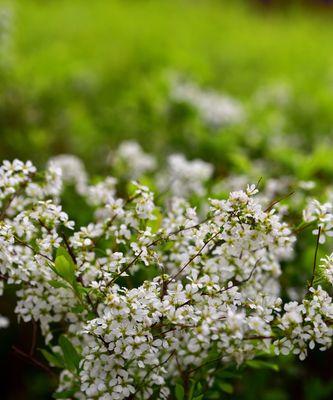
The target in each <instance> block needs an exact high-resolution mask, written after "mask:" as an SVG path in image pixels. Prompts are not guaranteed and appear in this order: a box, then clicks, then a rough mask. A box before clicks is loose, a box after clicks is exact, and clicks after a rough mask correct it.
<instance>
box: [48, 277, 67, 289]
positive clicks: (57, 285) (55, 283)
mask: <svg viewBox="0 0 333 400" xmlns="http://www.w3.org/2000/svg"><path fill="white" fill-rule="evenodd" d="M49 284H50V285H51V286H53V287H54V288H56V289H59V288H65V289H67V288H68V287H69V286H68V285H67V284H66V283H64V282H59V281H56V280H55V279H51V280H50V281H49Z"/></svg>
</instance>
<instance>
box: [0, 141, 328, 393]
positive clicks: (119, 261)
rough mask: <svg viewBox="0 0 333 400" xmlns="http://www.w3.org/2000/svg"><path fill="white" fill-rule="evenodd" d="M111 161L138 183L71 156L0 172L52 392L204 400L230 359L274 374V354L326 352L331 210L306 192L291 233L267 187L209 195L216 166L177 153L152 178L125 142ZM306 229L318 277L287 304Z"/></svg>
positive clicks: (8, 272)
mask: <svg viewBox="0 0 333 400" xmlns="http://www.w3.org/2000/svg"><path fill="white" fill-rule="evenodd" d="M127 155H128V158H126V157H127ZM113 159H114V163H113V164H114V168H115V170H117V165H118V166H119V163H120V164H121V166H122V167H123V168H125V166H126V171H125V170H124V171H123V172H124V176H132V177H135V178H136V179H137V180H138V182H131V183H125V184H124V183H123V184H122V187H120V186H121V185H120V183H119V182H120V181H119V182H117V180H116V179H115V178H114V177H107V178H105V179H104V180H100V181H98V182H97V183H96V182H95V183H94V184H93V183H90V180H89V178H88V175H87V173H86V171H85V169H84V166H83V164H82V163H81V162H80V161H79V160H77V159H76V158H74V157H73V156H59V157H56V158H54V159H52V160H50V162H49V163H48V165H47V168H46V170H45V171H44V172H43V173H40V172H38V171H37V170H36V168H35V167H34V166H33V165H32V164H31V163H30V162H26V163H23V162H21V161H18V160H14V161H13V162H9V161H5V162H3V164H2V166H1V168H0V206H1V211H0V271H1V278H2V280H3V282H4V283H5V286H7V285H15V288H16V295H17V305H16V309H15V311H16V313H17V315H18V317H19V320H23V321H25V322H27V321H35V323H38V324H39V326H40V330H41V332H42V334H43V336H44V338H45V346H46V347H45V348H44V349H42V354H43V356H44V358H45V360H46V361H47V362H48V364H49V366H50V367H51V368H52V369H53V368H54V369H57V370H58V371H59V386H58V389H57V391H56V393H55V395H54V396H55V397H56V398H69V399H72V398H75V399H103V400H108V399H169V398H171V399H173V398H176V399H183V398H184V399H197V400H198V399H203V398H204V397H203V396H204V395H203V393H204V392H205V391H207V390H208V389H211V388H213V387H214V385H216V384H219V385H220V386H219V390H225V391H229V390H231V389H230V387H229V385H228V384H226V383H223V376H224V375H223V374H226V373H227V372H228V371H229V370H232V369H233V368H235V367H241V366H242V365H247V366H249V367H253V368H260V367H269V368H275V365H274V364H271V363H269V362H268V361H267V357H268V356H273V355H274V354H289V353H293V354H297V355H298V356H299V358H300V359H301V360H303V359H304V358H305V357H306V355H307V352H308V349H309V348H310V349H313V348H314V347H315V346H316V345H317V346H319V348H320V349H321V350H325V349H327V348H329V347H330V346H331V344H332V336H333V330H332V327H331V326H332V321H333V303H332V298H331V296H330V295H329V293H328V291H326V290H325V287H327V290H329V287H330V285H331V284H332V276H333V273H332V270H333V261H332V258H333V256H332V255H331V256H328V257H326V258H325V259H323V260H322V261H321V262H319V261H318V262H317V250H318V247H319V245H320V244H321V243H322V242H323V238H325V237H326V236H327V235H328V236H330V234H331V232H332V226H333V225H332V221H333V216H332V207H331V206H329V205H328V204H321V203H319V202H317V201H313V200H312V201H310V200H309V201H308V205H307V207H306V209H305V210H304V221H303V222H301V224H300V225H298V226H297V227H296V226H292V225H291V224H289V223H287V222H285V220H286V219H287V216H288V212H287V210H286V208H285V207H282V206H280V204H279V200H278V199H276V198H274V195H275V193H274V189H276V185H273V184H272V183H271V186H270V185H267V186H266V189H265V190H263V192H262V194H261V195H260V194H259V193H258V186H259V185H258V184H257V185H249V186H247V187H246V189H244V190H237V191H232V192H231V193H230V194H229V196H228V197H226V198H223V199H221V198H220V197H217V198H208V192H207V180H208V179H209V178H210V176H211V174H212V172H213V171H212V167H211V166H210V165H208V164H206V163H203V162H201V161H199V160H195V161H187V160H186V159H185V158H184V157H183V156H181V155H173V156H171V157H170V158H169V161H168V164H167V167H166V168H165V169H164V170H163V171H161V172H160V171H155V172H154V168H155V167H156V165H157V163H156V160H154V159H153V158H152V157H148V156H147V155H145V154H144V153H143V152H142V150H141V149H140V148H139V147H138V146H137V145H136V144H135V143H131V142H130V143H127V144H126V145H122V147H121V148H120V152H119V153H118V154H116V155H115V156H114V158H113ZM191 171H193V174H192V175H191ZM146 172H147V173H150V177H147V176H146V177H145V176H143V174H144V173H146ZM154 177H156V179H153V178H154ZM143 181H146V184H143ZM139 182H141V183H139ZM163 183H164V186H163ZM166 184H167V187H165V185H166ZM68 185H72V186H74V187H75V189H76V190H77V192H78V193H79V195H80V196H82V197H83V198H84V200H85V202H86V203H87V205H88V207H89V209H90V210H91V222H90V223H89V224H88V225H86V226H78V225H77V224H75V222H74V221H72V220H71V217H70V215H68V214H67V212H66V211H65V210H64V209H63V207H62V199H63V191H64V189H65V188H66V186H68ZM300 186H302V187H305V188H306V189H307V188H308V187H311V184H306V183H304V182H303V183H302V184H301V185H300ZM153 188H154V190H152V189H153ZM213 191H214V190H213V189H212V192H213ZM120 193H122V194H123V195H122V196H121V195H120ZM303 197H304V198H303ZM303 197H302V198H301V199H298V201H300V203H302V202H303V203H306V195H304V196H303ZM194 204H195V206H194ZM299 222H300V221H299ZM308 226H309V227H312V229H313V230H314V234H315V236H316V238H317V240H316V242H317V244H316V246H315V247H314V253H315V257H314V265H313V275H312V277H309V283H308V287H307V288H306V293H305V295H304V297H303V298H302V299H300V301H291V302H283V300H282V299H281V297H280V285H279V277H280V275H281V263H282V262H283V261H285V260H291V259H292V257H293V249H294V246H295V242H296V236H297V233H298V232H299V231H300V230H303V229H305V228H306V227H308ZM317 263H318V268H317ZM318 278H320V280H321V282H322V285H318V284H317V281H318ZM6 324H7V322H6V320H5V319H4V318H1V320H0V326H3V327H5V326H6ZM35 357H36V356H33V355H31V358H32V359H33V360H34V361H35V363H36V364H37V365H39V366H41V365H44V364H43V363H42V362H41V361H40V359H36V358H35ZM265 357H266V358H265ZM45 368H47V369H49V367H47V366H45ZM220 373H221V374H222V375H219V374H220ZM219 376H220V378H221V379H220V380H217V379H216V378H217V377H219ZM205 398H206V397H205Z"/></svg>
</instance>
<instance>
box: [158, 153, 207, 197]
mask: <svg viewBox="0 0 333 400" xmlns="http://www.w3.org/2000/svg"><path fill="white" fill-rule="evenodd" d="M167 161H168V165H167V171H166V172H165V173H164V174H163V175H162V176H161V177H160V187H161V188H162V190H163V185H166V184H167V185H168V189H169V190H170V191H171V193H172V194H174V195H175V196H178V197H183V196H188V195H190V194H196V195H199V196H202V195H204V194H205V192H206V191H205V187H204V185H205V183H206V182H207V181H208V180H209V178H211V176H212V174H213V167H212V165H211V164H208V163H206V162H204V161H202V160H192V161H188V160H186V158H185V157H184V156H183V155H182V154H172V155H170V156H169V157H168V160H167Z"/></svg>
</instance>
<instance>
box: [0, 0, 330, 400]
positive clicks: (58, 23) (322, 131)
mask: <svg viewBox="0 0 333 400" xmlns="http://www.w3.org/2000/svg"><path fill="white" fill-rule="evenodd" d="M330 4H331V2H330V1H308V2H304V1H261V2H260V1H257V2H255V1H245V0H244V1H241V0H239V1H237V0H229V1H228V0H219V1H218V0H215V1H213V0H206V1H204V0H192V1H190V0H187V1H186V0H183V1H180V0H179V1H176V0H169V1H167V0H165V1H163V0H152V1H149V0H146V1H144V0H141V1H140V0H137V1H135V0H132V1H130V0H122V1H120V0H119V1H111V0H110V1H109V0H94V1H85V0H71V1H64V0H57V1H53V0H20V1H19V0H17V1H7V2H4V1H2V2H1V1H0V158H1V159H4V158H9V159H12V158H15V157H17V158H22V159H32V160H33V161H34V162H35V163H36V164H37V165H39V166H40V165H43V164H44V163H45V162H46V160H47V159H48V158H49V157H50V156H52V155H55V154H59V153H73V154H76V155H78V156H80V157H81V158H82V159H83V160H84V161H85V163H86V164H87V166H88V169H89V170H90V171H92V172H93V173H94V172H96V173H98V172H101V171H105V160H106V157H107V154H108V153H109V151H110V150H112V149H114V148H115V147H116V146H117V144H119V143H120V142H121V141H122V140H125V139H135V140H137V141H139V142H140V143H141V145H142V146H143V148H144V149H145V150H146V151H148V152H152V153H155V154H156V155H158V156H160V157H161V158H163V156H165V155H166V154H168V153H170V152H174V151H182V152H184V153H185V154H186V156H187V157H189V158H193V157H200V158H203V159H204V160H207V161H209V162H211V163H213V164H214V165H215V166H216V171H217V172H216V174H217V176H221V177H224V176H227V175H229V174H234V173H238V174H242V173H250V174H251V173H252V174H253V175H254V176H257V177H258V176H260V174H262V173H263V171H264V174H265V178H269V177H279V176H282V175H293V176H296V177H298V178H300V179H314V180H316V181H318V182H319V183H321V184H323V185H327V184H331V182H332V178H333V161H332V147H333V11H332V10H331V7H330ZM175 77H177V79H181V80H183V81H186V82H194V83H195V84H196V85H198V86H199V87H201V88H202V89H203V90H214V91H216V92H218V93H221V94H226V95H228V96H231V97H232V98H234V99H237V100H238V101H239V102H240V103H241V104H242V107H243V108H244V110H245V113H246V118H245V119H244V120H243V121H241V122H239V123H236V124H230V125H227V126H219V127H211V126H208V125H207V124H206V123H205V122H204V121H203V120H202V118H200V116H199V115H198V113H197V111H196V110H195V109H194V108H193V107H192V106H191V105H189V104H185V103H183V102H180V101H176V100H175V99H174V98H173V97H172V85H173V83H172V82H174V81H175ZM260 98H261V99H262V98H264V101H260ZM258 99H259V100H258ZM10 306H11V304H10V303H8V302H6V303H3V304H2V306H1V311H2V312H3V314H6V315H9V314H10V312H11V311H10ZM11 321H12V328H11V330H9V331H6V332H5V331H2V332H0V335H1V341H2V345H1V346H0V347H1V350H0V351H1V353H0V357H1V365H0V368H1V370H3V371H5V372H4V374H2V377H1V383H0V385H1V389H2V391H1V395H0V397H1V398H5V399H11V400H14V399H15V400H20V399H35V400H36V399H47V398H50V395H49V390H50V389H52V382H49V381H48V377H46V376H45V375H43V373H40V372H39V371H35V370H34V369H33V368H30V367H28V366H27V365H26V364H24V363H23V362H21V361H20V360H17V359H16V358H15V357H14V356H13V355H12V353H11V352H10V346H11V344H13V343H23V346H24V343H25V341H27V342H29V335H31V327H29V326H27V327H24V326H23V328H20V329H18V328H17V326H16V325H15V317H14V316H13V315H12V317H11ZM332 361H333V356H332V352H328V353H327V354H325V355H323V354H320V353H313V354H312V355H311V356H310V357H309V359H308V360H307V361H306V362H304V363H303V364H300V363H298V362H297V363H295V362H293V360H292V359H289V358H283V359H281V360H280V361H279V363H280V367H281V372H280V373H278V374H277V373H274V372H269V371H258V372H256V371H250V372H248V373H245V376H244V377H243V378H242V379H238V380H236V381H235V382H233V383H234V384H235V394H232V395H227V394H223V395H222V396H221V398H232V399H248V400H252V399H267V400H268V399H269V400H275V399H276V400H284V399H295V398H297V399H306V400H313V399H331V398H333V379H332V374H333V367H332V365H333V362H332ZM50 386H51V388H50ZM2 396H4V397H2Z"/></svg>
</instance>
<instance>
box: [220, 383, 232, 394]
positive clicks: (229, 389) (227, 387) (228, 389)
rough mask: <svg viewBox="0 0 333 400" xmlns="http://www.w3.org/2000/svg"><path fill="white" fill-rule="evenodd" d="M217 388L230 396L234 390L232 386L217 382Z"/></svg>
mask: <svg viewBox="0 0 333 400" xmlns="http://www.w3.org/2000/svg"><path fill="white" fill-rule="evenodd" d="M219 387H220V389H221V390H223V392H225V393H228V394H232V393H233V392H234V388H233V387H232V385H230V383H227V382H219Z"/></svg>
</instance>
